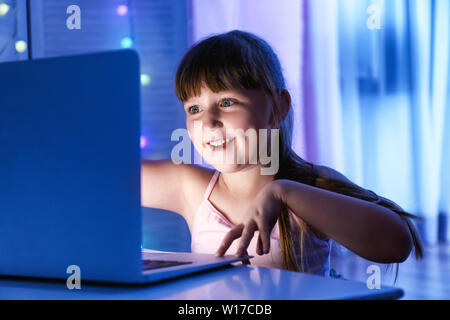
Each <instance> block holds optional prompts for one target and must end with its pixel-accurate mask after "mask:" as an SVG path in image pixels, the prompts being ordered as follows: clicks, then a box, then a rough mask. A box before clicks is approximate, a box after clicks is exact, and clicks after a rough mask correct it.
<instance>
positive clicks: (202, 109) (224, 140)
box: [183, 86, 272, 172]
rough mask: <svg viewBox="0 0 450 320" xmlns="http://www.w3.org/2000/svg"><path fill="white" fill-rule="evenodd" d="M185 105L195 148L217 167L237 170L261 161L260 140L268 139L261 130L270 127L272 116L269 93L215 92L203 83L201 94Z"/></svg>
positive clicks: (188, 126)
mask: <svg viewBox="0 0 450 320" xmlns="http://www.w3.org/2000/svg"><path fill="white" fill-rule="evenodd" d="M183 104H184V109H185V112H186V127H187V130H188V132H189V136H190V138H191V140H192V142H193V144H194V146H195V148H196V149H197V151H198V152H199V153H200V155H202V157H203V158H204V159H205V160H206V161H207V162H208V163H210V164H211V165H213V166H214V167H215V168H216V169H217V170H219V171H221V172H236V171H240V170H242V169H244V168H245V167H249V166H254V165H256V164H258V163H259V157H258V150H259V143H260V140H264V139H267V134H266V133H265V131H264V130H260V129H268V128H270V126H269V122H270V119H271V117H270V115H271V108H272V105H271V103H270V99H268V98H267V97H266V95H264V94H263V93H262V92H260V91H256V90H246V89H233V90H230V91H221V92H218V93H214V92H212V91H211V90H210V89H209V88H208V87H207V86H203V87H202V88H201V92H200V96H197V97H192V98H190V99H189V100H187V101H185V102H184V103H183ZM269 131H270V130H269ZM261 143H265V142H263V141H262V142H261Z"/></svg>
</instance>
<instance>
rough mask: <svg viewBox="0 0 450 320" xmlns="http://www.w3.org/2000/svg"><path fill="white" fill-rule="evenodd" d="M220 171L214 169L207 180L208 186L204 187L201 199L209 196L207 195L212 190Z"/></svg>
mask: <svg viewBox="0 0 450 320" xmlns="http://www.w3.org/2000/svg"><path fill="white" fill-rule="evenodd" d="M219 174H220V171H218V170H216V171H215V172H214V174H213V176H212V178H211V180H210V181H209V184H208V187H207V188H206V191H205V194H204V195H203V201H205V200H206V199H208V198H209V195H210V194H211V192H212V189H213V188H214V185H215V184H216V181H217V178H219Z"/></svg>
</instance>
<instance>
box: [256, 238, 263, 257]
mask: <svg viewBox="0 0 450 320" xmlns="http://www.w3.org/2000/svg"><path fill="white" fill-rule="evenodd" d="M256 254H257V255H262V254H263V244H262V240H261V234H259V236H258V242H257V243H256Z"/></svg>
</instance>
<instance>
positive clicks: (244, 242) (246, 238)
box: [236, 222, 256, 257]
mask: <svg viewBox="0 0 450 320" xmlns="http://www.w3.org/2000/svg"><path fill="white" fill-rule="evenodd" d="M255 229H256V226H255V223H251V222H250V223H249V224H247V225H246V226H245V228H244V230H243V231H242V236H241V241H239V246H238V250H237V252H236V255H237V256H238V257H240V256H242V255H243V253H244V251H245V250H246V249H247V248H248V245H249V244H250V241H251V240H252V238H253V235H254V234H255Z"/></svg>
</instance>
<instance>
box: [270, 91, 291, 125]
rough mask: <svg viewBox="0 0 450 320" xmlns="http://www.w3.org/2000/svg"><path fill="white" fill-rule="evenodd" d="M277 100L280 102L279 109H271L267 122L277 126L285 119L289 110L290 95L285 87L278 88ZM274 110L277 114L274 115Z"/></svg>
mask: <svg viewBox="0 0 450 320" xmlns="http://www.w3.org/2000/svg"><path fill="white" fill-rule="evenodd" d="M278 101H279V104H280V105H279V109H278V110H277V109H273V111H272V115H271V117H270V122H269V124H270V125H271V126H273V127H278V126H279V125H280V124H281V123H282V122H283V121H284V119H286V117H287V115H288V113H289V110H290V109H291V95H290V94H289V91H287V90H286V89H279V90H278ZM275 112H277V113H278V114H276V115H275V114H274V113H275Z"/></svg>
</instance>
